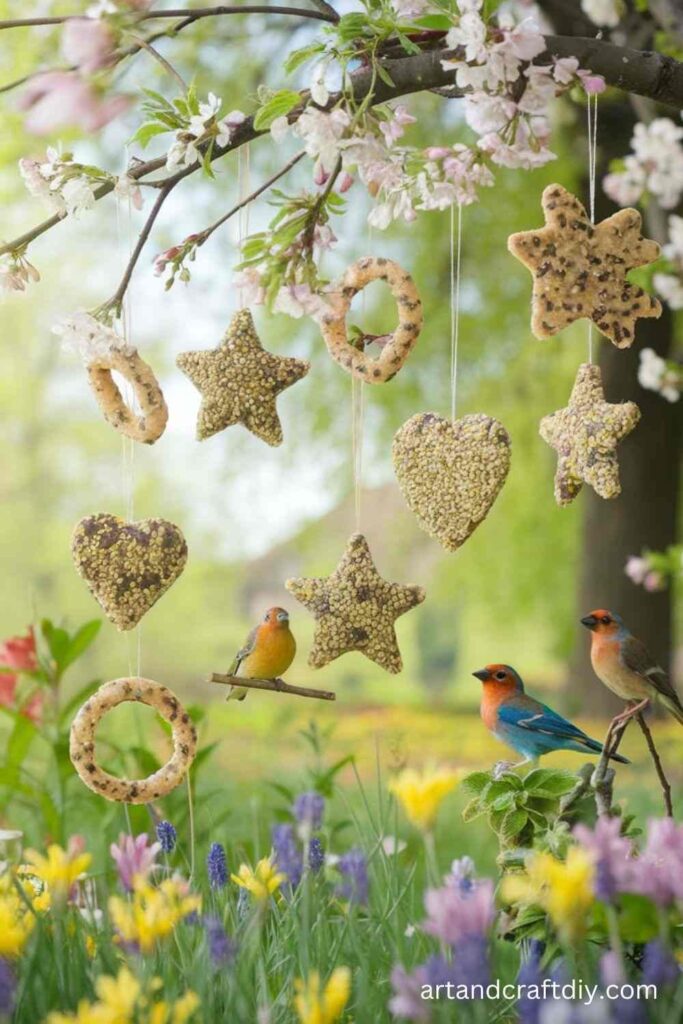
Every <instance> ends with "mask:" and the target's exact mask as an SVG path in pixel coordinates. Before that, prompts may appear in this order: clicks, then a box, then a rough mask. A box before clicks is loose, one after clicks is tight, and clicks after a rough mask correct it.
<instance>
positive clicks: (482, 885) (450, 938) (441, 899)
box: [424, 878, 495, 946]
mask: <svg viewBox="0 0 683 1024" xmlns="http://www.w3.org/2000/svg"><path fill="white" fill-rule="evenodd" d="M425 907H426V910H427V915H428V917H427V920H426V921H425V923H424V930H425V931H426V932H427V933H428V934H429V935H435V936H436V937H437V938H438V939H441V941H442V942H447V943H448V944H449V945H451V946H454V945H456V943H458V942H460V941H461V940H462V939H464V938H470V937H472V936H484V935H485V934H486V933H487V932H488V930H489V928H490V927H491V925H492V924H493V920H494V917H495V903H494V896H493V882H492V881H491V879H489V878H485V879H482V880H481V881H476V882H472V883H471V885H468V886H462V885H445V886H443V887H442V888H441V889H428V890H427V893H426V895H425Z"/></svg>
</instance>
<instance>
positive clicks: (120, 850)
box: [109, 832, 161, 892]
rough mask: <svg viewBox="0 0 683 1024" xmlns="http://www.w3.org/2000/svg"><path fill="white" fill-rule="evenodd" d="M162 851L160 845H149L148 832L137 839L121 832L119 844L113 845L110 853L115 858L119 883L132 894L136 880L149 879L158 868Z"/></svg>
mask: <svg viewBox="0 0 683 1024" xmlns="http://www.w3.org/2000/svg"><path fill="white" fill-rule="evenodd" d="M160 849H161V845H160V844H159V843H152V844H151V846H150V845H149V836H148V835H147V833H146V832H143V833H142V834H141V835H139V836H135V837H133V836H130V835H127V834H126V833H125V832H121V834H120V835H119V841H118V844H117V843H112V844H111V846H110V847H109V852H110V853H111V855H112V857H113V858H114V861H115V863H116V868H117V870H118V873H119V881H120V882H121V885H122V886H123V887H124V889H127V890H128V892H131V891H132V889H133V883H134V882H135V880H136V879H138V878H140V879H145V878H147V876H148V875H149V873H150V871H152V869H153V868H154V867H155V866H156V855H157V853H158V852H159V850H160Z"/></svg>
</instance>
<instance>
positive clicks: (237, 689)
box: [225, 686, 247, 702]
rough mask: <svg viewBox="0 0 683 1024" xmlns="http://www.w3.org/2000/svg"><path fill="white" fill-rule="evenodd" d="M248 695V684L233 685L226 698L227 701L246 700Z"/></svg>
mask: <svg viewBox="0 0 683 1024" xmlns="http://www.w3.org/2000/svg"><path fill="white" fill-rule="evenodd" d="M246 695H247V688H246V686H231V687H230V689H229V691H228V696H227V697H226V698H225V700H226V702H227V701H229V700H244V698H245V697H246Z"/></svg>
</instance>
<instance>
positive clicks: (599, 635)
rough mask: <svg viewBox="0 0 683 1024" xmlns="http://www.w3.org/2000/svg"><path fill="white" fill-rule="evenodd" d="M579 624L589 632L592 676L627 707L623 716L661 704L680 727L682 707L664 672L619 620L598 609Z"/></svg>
mask: <svg viewBox="0 0 683 1024" xmlns="http://www.w3.org/2000/svg"><path fill="white" fill-rule="evenodd" d="M581 622H582V623H583V625H584V626H585V627H586V629H589V630H590V631H591V663H592V665H593V670H594V672H595V674H596V676H597V677H598V679H600V680H601V682H603V683H604V684H605V686H606V687H608V689H610V690H611V691H612V693H616V695H617V697H621V699H622V700H625V701H628V703H629V705H630V707H629V708H628V710H627V712H626V713H625V715H624V716H623V717H624V718H630V717H631V715H632V714H637V713H638V712H639V711H642V710H643V709H644V708H645V707H646V706H647V704H648V703H649V702H650V701H651V700H652V701H659V703H660V704H663V705H664V707H665V708H666V709H667V711H670V712H671V714H672V715H673V716H674V718H677V719H678V721H679V722H680V723H681V724H682V725H683V704H681V699H680V697H679V696H678V694H677V693H676V690H675V689H674V687H673V685H672V684H671V682H670V680H669V678H668V676H667V674H666V672H665V671H664V669H663V668H662V667H661V666H660V665H658V664H657V662H656V661H655V659H654V658H653V657H652V655H651V654H649V653H648V650H647V648H646V647H645V645H644V644H643V643H641V641H640V640H638V639H637V638H636V637H635V636H633V634H632V633H631V632H629V630H628V629H627V627H626V626H625V625H624V623H623V620H622V619H621V617H620V616H619V615H617V614H615V613H614V612H609V611H607V610H606V609H605V608H598V609H596V611H593V612H590V614H589V615H585V616H584V617H583V618H582V619H581ZM620 717H622V716H620Z"/></svg>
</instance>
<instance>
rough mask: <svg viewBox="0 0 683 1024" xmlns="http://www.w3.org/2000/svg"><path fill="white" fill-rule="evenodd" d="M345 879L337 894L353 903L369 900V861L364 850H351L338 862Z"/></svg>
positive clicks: (363, 902)
mask: <svg viewBox="0 0 683 1024" xmlns="http://www.w3.org/2000/svg"><path fill="white" fill-rule="evenodd" d="M337 867H338V868H339V871H340V873H341V875H342V877H343V879H344V881H343V882H342V884H341V885H340V886H338V888H337V895H338V896H340V897H341V898H342V899H344V900H349V902H351V903H362V904H365V903H367V902H368V863H367V860H366V859H365V854H364V853H363V851H362V850H359V849H353V850H349V851H348V853H345V854H344V855H343V856H342V857H340V858H339V863H338V864H337Z"/></svg>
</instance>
